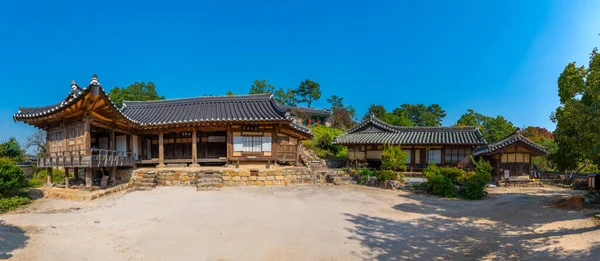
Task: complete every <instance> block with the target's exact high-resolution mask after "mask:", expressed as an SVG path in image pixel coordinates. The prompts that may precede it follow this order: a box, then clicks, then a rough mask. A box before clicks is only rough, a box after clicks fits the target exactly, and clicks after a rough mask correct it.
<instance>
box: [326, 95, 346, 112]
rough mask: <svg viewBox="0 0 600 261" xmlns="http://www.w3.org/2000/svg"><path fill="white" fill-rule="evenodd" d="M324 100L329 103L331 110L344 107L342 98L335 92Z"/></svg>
mask: <svg viewBox="0 0 600 261" xmlns="http://www.w3.org/2000/svg"><path fill="white" fill-rule="evenodd" d="M325 101H327V103H329V104H330V105H331V109H332V110H334V109H341V108H344V98H342V97H340V96H337V95H335V94H334V95H331V97H330V98H327V99H325Z"/></svg>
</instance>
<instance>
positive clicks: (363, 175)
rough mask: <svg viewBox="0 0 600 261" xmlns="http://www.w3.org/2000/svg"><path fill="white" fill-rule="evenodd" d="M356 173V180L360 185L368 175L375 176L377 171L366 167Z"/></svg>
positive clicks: (365, 180)
mask: <svg viewBox="0 0 600 261" xmlns="http://www.w3.org/2000/svg"><path fill="white" fill-rule="evenodd" d="M356 173H357V174H358V177H357V178H358V182H359V184H361V185H364V184H366V183H367V180H368V179H369V177H377V172H375V171H374V170H371V169H367V168H363V169H359V170H357V171H356Z"/></svg>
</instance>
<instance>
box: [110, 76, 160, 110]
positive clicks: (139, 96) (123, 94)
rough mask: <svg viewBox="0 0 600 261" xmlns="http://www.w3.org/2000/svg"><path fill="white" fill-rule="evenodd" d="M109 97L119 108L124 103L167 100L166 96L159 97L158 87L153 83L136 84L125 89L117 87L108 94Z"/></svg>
mask: <svg viewBox="0 0 600 261" xmlns="http://www.w3.org/2000/svg"><path fill="white" fill-rule="evenodd" d="M108 97H110V99H111V100H112V101H113V103H115V105H116V106H117V107H119V108H121V107H122V106H123V101H153V100H164V99H165V96H161V95H158V93H157V92H156V86H155V85H154V83H153V82H148V83H145V82H134V83H133V84H131V85H129V86H127V87H125V88H121V87H119V86H115V87H114V88H113V89H112V90H110V92H108Z"/></svg>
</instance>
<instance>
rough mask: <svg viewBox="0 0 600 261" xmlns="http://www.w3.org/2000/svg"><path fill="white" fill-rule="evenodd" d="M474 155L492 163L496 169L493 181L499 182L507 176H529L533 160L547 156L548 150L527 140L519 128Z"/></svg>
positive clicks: (481, 148) (493, 172) (480, 148)
mask: <svg viewBox="0 0 600 261" xmlns="http://www.w3.org/2000/svg"><path fill="white" fill-rule="evenodd" d="M473 154H474V156H475V157H477V158H479V157H483V158H484V159H485V160H488V161H489V162H490V164H491V165H492V167H494V170H493V171H492V180H494V181H495V182H499V181H502V180H504V179H505V178H506V176H508V177H511V176H528V175H529V174H530V173H531V158H532V157H536V156H544V155H546V148H544V147H542V146H540V145H538V144H536V143H535V142H533V141H531V140H529V139H527V138H525V137H524V136H523V135H522V134H521V130H520V129H518V128H517V129H516V130H515V131H514V132H513V133H512V134H511V135H509V136H508V137H506V138H504V139H502V140H500V141H498V142H494V143H492V144H487V145H485V146H481V147H479V148H477V149H475V151H474V153H473Z"/></svg>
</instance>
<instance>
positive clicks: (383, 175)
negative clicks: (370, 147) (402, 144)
mask: <svg viewBox="0 0 600 261" xmlns="http://www.w3.org/2000/svg"><path fill="white" fill-rule="evenodd" d="M377 179H378V180H380V181H383V182H386V181H388V180H396V179H398V174H397V173H396V172H395V171H391V170H382V171H380V172H379V175H378V177H377Z"/></svg>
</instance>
